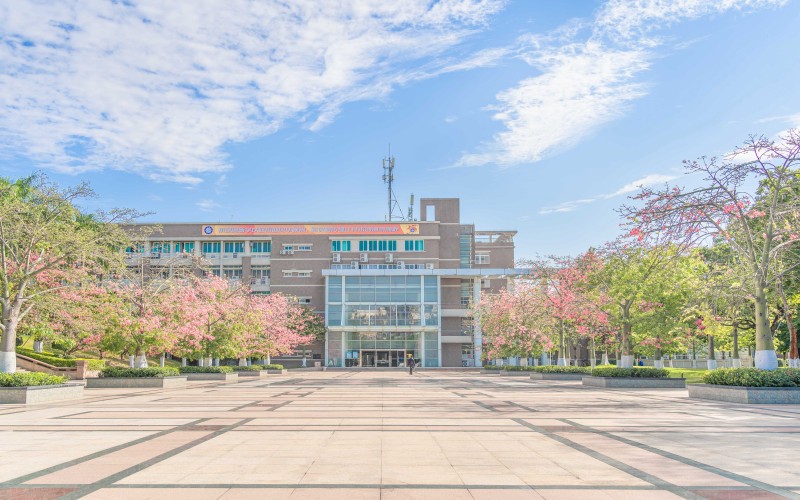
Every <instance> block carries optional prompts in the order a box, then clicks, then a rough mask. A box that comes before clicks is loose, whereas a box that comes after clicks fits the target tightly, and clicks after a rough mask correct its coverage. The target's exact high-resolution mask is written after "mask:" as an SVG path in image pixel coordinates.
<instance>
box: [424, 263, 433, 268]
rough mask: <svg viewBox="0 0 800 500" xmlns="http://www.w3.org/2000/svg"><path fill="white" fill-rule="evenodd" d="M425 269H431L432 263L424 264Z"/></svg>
mask: <svg viewBox="0 0 800 500" xmlns="http://www.w3.org/2000/svg"><path fill="white" fill-rule="evenodd" d="M425 269H433V264H425Z"/></svg>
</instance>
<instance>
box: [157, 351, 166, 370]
mask: <svg viewBox="0 0 800 500" xmlns="http://www.w3.org/2000/svg"><path fill="white" fill-rule="evenodd" d="M166 357H167V353H165V352H162V353H161V359H160V360H158V365H159V366H160V367H161V368H164V364H166Z"/></svg>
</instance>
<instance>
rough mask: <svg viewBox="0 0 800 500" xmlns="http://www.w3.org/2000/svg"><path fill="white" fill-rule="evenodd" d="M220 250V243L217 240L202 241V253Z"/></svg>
mask: <svg viewBox="0 0 800 500" xmlns="http://www.w3.org/2000/svg"><path fill="white" fill-rule="evenodd" d="M219 251H220V243H219V241H204V242H203V253H219Z"/></svg>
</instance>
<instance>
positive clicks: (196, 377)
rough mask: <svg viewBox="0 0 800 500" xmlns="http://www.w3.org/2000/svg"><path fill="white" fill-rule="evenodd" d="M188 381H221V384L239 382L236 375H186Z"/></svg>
mask: <svg viewBox="0 0 800 500" xmlns="http://www.w3.org/2000/svg"><path fill="white" fill-rule="evenodd" d="M186 375H187V376H188V377H189V381H199V380H204V381H208V380H222V381H223V382H237V381H238V380H239V374H238V373H187V374H186Z"/></svg>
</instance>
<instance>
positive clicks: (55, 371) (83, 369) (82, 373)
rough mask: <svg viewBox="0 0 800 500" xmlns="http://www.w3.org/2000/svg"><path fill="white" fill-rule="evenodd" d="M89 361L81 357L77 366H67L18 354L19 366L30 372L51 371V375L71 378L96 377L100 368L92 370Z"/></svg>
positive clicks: (76, 362) (77, 361)
mask: <svg viewBox="0 0 800 500" xmlns="http://www.w3.org/2000/svg"><path fill="white" fill-rule="evenodd" d="M87 365H88V363H86V361H84V360H81V359H76V360H75V367H74V368H71V367H66V366H53V365H51V364H48V363H45V362H44V361H39V360H38V359H33V358H29V357H28V356H25V355H23V354H17V366H18V367H19V368H22V369H23V370H28V371H29V372H41V373H49V374H50V375H62V376H66V377H69V378H70V379H71V380H83V379H85V378H88V377H96V376H98V375H99V374H100V372H99V371H98V370H92V371H90V370H89V368H88V366H87Z"/></svg>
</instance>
